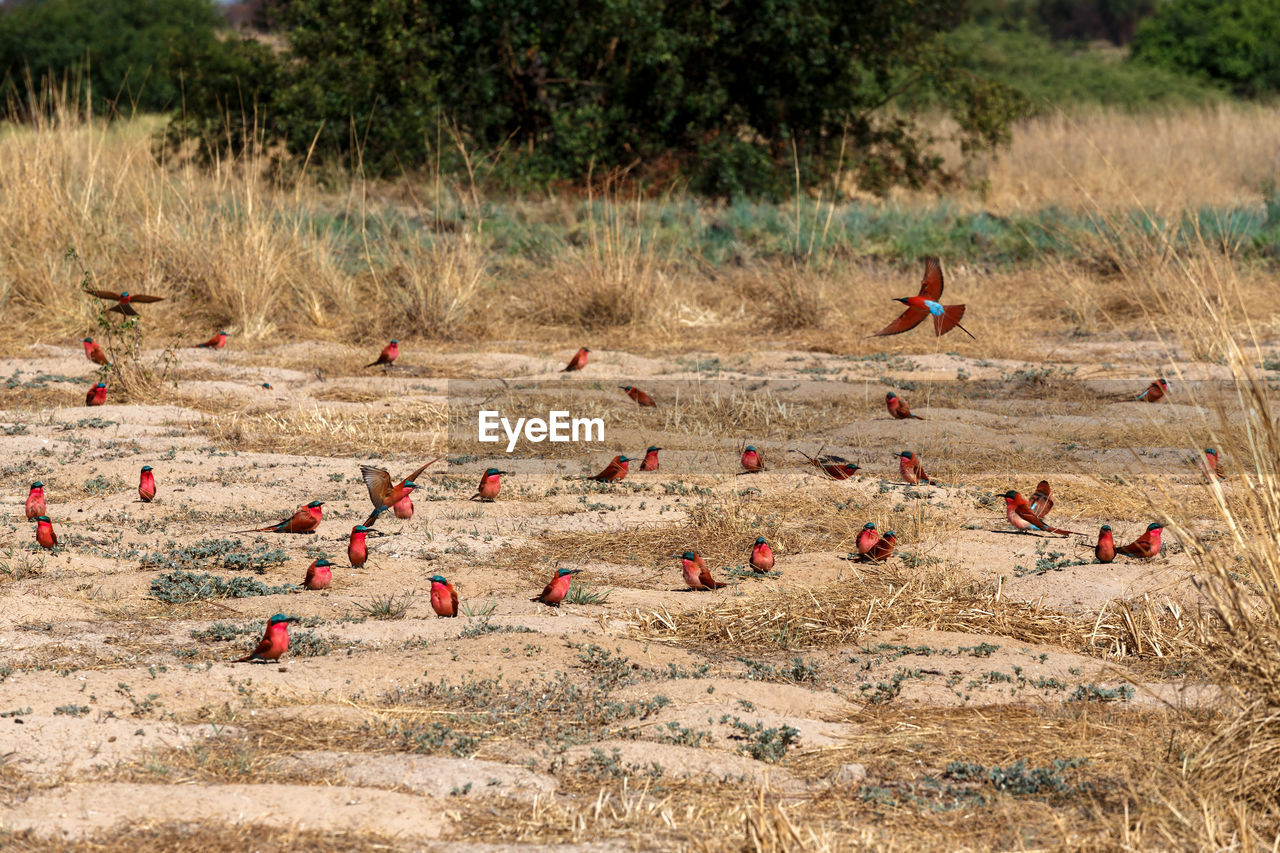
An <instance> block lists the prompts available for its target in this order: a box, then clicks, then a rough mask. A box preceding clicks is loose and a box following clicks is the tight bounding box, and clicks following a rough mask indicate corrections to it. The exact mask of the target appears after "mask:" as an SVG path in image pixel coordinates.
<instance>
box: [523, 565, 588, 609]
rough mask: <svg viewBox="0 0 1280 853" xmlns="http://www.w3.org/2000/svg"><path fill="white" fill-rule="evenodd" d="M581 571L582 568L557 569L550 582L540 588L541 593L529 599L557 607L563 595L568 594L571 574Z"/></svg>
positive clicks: (571, 581) (562, 599)
mask: <svg viewBox="0 0 1280 853" xmlns="http://www.w3.org/2000/svg"><path fill="white" fill-rule="evenodd" d="M581 571H582V569H557V570H556V575H555V577H553V578H552V579H551V583H549V584H547V585H546V586H545V587H543V588H542V593H541V594H539V595H535V596H534V597H533V598H531V599H529V600H530V601H541V602H542V603H543V604H549V605H550V606H552V607H559V606H560V602H562V601H564V597H565V596H566V595H568V594H569V585H570V584H572V583H573V576H574V575H576V574H578V573H579V572H581Z"/></svg>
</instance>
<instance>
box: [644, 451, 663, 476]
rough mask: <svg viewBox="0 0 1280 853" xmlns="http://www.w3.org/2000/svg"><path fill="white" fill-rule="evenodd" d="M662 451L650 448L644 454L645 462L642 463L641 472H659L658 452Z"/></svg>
mask: <svg viewBox="0 0 1280 853" xmlns="http://www.w3.org/2000/svg"><path fill="white" fill-rule="evenodd" d="M661 449H662V448H661V447H650V448H649V449H648V450H646V451H645V452H644V461H643V462H641V463H640V470H641V471H657V470H658V451H659V450H661Z"/></svg>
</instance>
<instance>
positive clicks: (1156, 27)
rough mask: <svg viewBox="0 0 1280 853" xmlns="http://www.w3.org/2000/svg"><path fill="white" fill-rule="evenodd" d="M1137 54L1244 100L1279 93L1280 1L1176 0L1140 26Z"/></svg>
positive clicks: (1135, 39) (1161, 8) (1140, 57)
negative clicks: (1218, 84)
mask: <svg viewBox="0 0 1280 853" xmlns="http://www.w3.org/2000/svg"><path fill="white" fill-rule="evenodd" d="M1133 56H1134V58H1135V59H1137V60H1139V61H1142V62H1147V63H1150V64H1152V65H1159V66H1163V67H1166V68H1173V69H1176V70H1179V71H1182V72H1185V73H1189V74H1196V75H1199V76H1200V77H1203V78H1204V79H1206V80H1212V81H1214V82H1217V83H1220V84H1222V85H1223V86H1225V87H1227V88H1228V89H1230V90H1231V91H1232V92H1234V93H1235V94H1237V95H1241V96H1244V97H1258V96H1261V95H1266V94H1270V93H1274V92H1277V91H1280V0H1225V1H1224V0H1172V2H1170V3H1166V4H1163V5H1161V6H1160V7H1159V9H1157V11H1156V14H1155V15H1154V16H1153V17H1151V18H1149V19H1148V20H1146V21H1144V22H1143V23H1142V24H1141V25H1140V26H1139V27H1138V31H1137V33H1136V34H1135V36H1134V40H1133Z"/></svg>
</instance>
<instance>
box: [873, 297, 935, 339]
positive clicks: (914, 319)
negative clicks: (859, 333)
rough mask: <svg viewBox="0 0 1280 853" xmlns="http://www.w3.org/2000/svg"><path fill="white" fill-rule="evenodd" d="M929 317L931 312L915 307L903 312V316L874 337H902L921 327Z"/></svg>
mask: <svg viewBox="0 0 1280 853" xmlns="http://www.w3.org/2000/svg"><path fill="white" fill-rule="evenodd" d="M928 316H929V311H928V310H927V309H925V308H916V307H915V306H914V305H913V306H911V307H909V308H907V310H906V311H903V312H902V316H901V317H899V318H898V319H896V320H894V321H893V322H892V323H890V324H889V325H887V326H885V327H884V328H883V329H881V330H880V331H878V332H876V333H875V335H873V337H881V336H883V335H900V334H902V333H903V332H907V331H910V330H911V329H914V328H915V327H916V326H918V325H920V321H921V320H923V319H924V318H925V317H928Z"/></svg>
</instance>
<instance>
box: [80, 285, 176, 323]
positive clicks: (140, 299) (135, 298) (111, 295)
mask: <svg viewBox="0 0 1280 853" xmlns="http://www.w3.org/2000/svg"><path fill="white" fill-rule="evenodd" d="M89 293H91V294H92V295H94V296H96V297H98V298H99V299H109V300H113V301H114V302H115V303H116V304H115V305H112V306H111V307H110V308H108V309H107V311H116V312H119V313H121V314H124V315H125V316H126V317H137V316H138V312H137V311H135V310H133V304H134V303H135V302H137V303H139V304H141V303H146V302H160V301H161V300H163V299H164V297H163V296H148V295H147V294H145V293H127V292H126V293H116V292H115V291H114V290H90V291H89Z"/></svg>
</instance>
